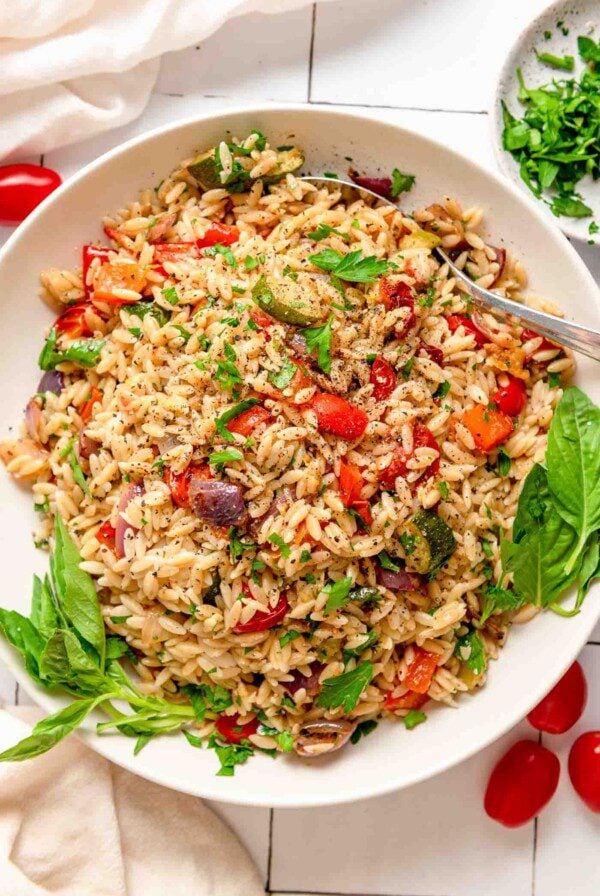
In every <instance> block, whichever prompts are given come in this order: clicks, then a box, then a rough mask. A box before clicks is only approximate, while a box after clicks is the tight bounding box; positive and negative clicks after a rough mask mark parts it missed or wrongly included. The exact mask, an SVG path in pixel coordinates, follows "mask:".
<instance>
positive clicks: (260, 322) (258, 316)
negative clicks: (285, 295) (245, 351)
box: [248, 308, 275, 330]
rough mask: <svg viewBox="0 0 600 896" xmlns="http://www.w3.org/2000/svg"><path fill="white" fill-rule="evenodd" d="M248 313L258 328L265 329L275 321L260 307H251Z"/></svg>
mask: <svg viewBox="0 0 600 896" xmlns="http://www.w3.org/2000/svg"><path fill="white" fill-rule="evenodd" d="M248 314H249V315H250V317H251V318H252V320H253V321H254V323H255V324H256V326H257V327H258V328H259V329H260V330H266V329H268V328H269V327H270V326H271V324H274V323H275V320H274V319H273V318H272V317H271V315H270V314H267V312H266V311H262V309H260V308H251V309H250V311H249V312H248Z"/></svg>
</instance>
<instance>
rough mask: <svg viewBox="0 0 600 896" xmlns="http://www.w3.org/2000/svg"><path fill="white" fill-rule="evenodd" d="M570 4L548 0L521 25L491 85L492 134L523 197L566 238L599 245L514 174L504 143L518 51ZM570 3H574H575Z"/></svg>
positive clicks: (500, 159)
mask: <svg viewBox="0 0 600 896" xmlns="http://www.w3.org/2000/svg"><path fill="white" fill-rule="evenodd" d="M568 5H569V3H568V2H567V0H552V2H551V3H548V4H547V6H545V7H544V8H543V9H542V10H540V12H539V13H538V14H537V15H536V16H535V18H533V19H531V20H530V21H529V23H528V24H527V25H525V27H524V28H522V29H521V31H519V33H518V35H517V37H516V38H515V40H514V41H513V43H512V44H511V45H510V48H509V50H508V53H507V54H506V56H505V58H504V61H503V63H502V65H501V66H500V68H499V70H498V74H497V76H496V79H495V81H494V85H493V88H492V94H491V97H490V103H489V106H488V123H489V134H490V139H491V142H492V146H493V149H494V156H495V159H496V164H497V165H498V167H499V169H500V171H501V172H502V173H503V174H504V175H505V177H506V180H507V181H508V182H510V184H511V185H512V186H516V187H517V188H518V189H519V191H520V192H521V193H522V194H523V195H524V196H526V197H527V198H528V199H530V200H531V201H532V202H533V204H534V205H535V206H536V208H538V210H539V211H541V213H542V214H543V215H544V217H545V218H546V220H547V221H548V222H549V223H551V224H554V227H556V228H557V229H558V230H560V231H561V233H563V234H564V235H565V236H566V237H568V238H569V239H573V240H576V241H577V242H578V243H582V244H585V243H589V244H592V245H598V244H599V243H600V236H598V235H594V234H589V235H587V236H582V235H581V233H580V232H579V231H578V230H576V229H575V227H574V225H571V224H570V223H569V222H570V220H571V219H570V218H567V217H565V216H564V215H563V216H561V217H556V215H553V214H552V212H551V211H550V209H549V208H548V207H547V206H546V205H545V204H544V203H543V202H541V201H540V200H538V199H536V198H535V197H534V196H533V193H532V192H531V190H529V188H528V187H527V185H526V184H525V182H524V181H522V180H521V179H520V178H519V179H518V180H517V179H516V178H515V177H514V170H513V168H512V165H511V163H514V159H513V157H512V156H511V154H510V153H509V152H508V151H507V150H505V149H504V148H503V146H502V130H503V123H502V114H501V111H500V100H501V99H502V97H503V95H504V87H505V85H506V84H507V82H508V78H509V77H511V76H512V75H513V73H514V71H515V63H516V57H517V56H518V54H519V50H520V48H521V46H522V45H523V44H524V43H526V42H527V41H528V40H529V38H530V37H531V36H532V35H533V33H534V32H535V31H536V30H537V29H538V27H539V25H540V22H541V20H542V19H545V18H546V16H549V15H551V16H552V18H554V16H555V15H557V14H559V10H562V9H563V8H564V7H566V6H568ZM570 5H571V6H572V2H571V4H570ZM594 217H597V216H594Z"/></svg>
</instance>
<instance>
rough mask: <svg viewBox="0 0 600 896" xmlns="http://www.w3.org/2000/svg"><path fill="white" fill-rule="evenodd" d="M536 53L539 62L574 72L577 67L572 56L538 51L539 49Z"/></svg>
mask: <svg viewBox="0 0 600 896" xmlns="http://www.w3.org/2000/svg"><path fill="white" fill-rule="evenodd" d="M535 55H536V56H537V58H538V61H539V62H543V63H544V65H549V66H550V67H551V68H559V69H561V71H563V72H572V71H573V69H574V68H575V59H574V58H573V57H572V56H555V55H554V53H538V51H537V50H536V51H535Z"/></svg>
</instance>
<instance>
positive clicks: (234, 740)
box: [215, 715, 258, 744]
mask: <svg viewBox="0 0 600 896" xmlns="http://www.w3.org/2000/svg"><path fill="white" fill-rule="evenodd" d="M215 728H216V729H217V731H218V732H219V734H220V735H221V737H223V738H225V740H227V741H229V743H230V744H241V742H242V741H243V740H247V739H248V738H249V737H250V735H251V734H256V732H257V731H258V719H257V718H256V717H255V718H253V719H250V721H249V722H246V723H245V725H240V717H239V716H238V715H235V716H219V718H218V719H217V721H216V722H215Z"/></svg>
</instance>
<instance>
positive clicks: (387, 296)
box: [379, 277, 417, 338]
mask: <svg viewBox="0 0 600 896" xmlns="http://www.w3.org/2000/svg"><path fill="white" fill-rule="evenodd" d="M379 299H380V301H381V302H383V305H384V307H385V310H386V311H393V310H394V309H396V308H408V309H409V313H408V315H407V316H406V317H405V319H404V321H403V324H402V326H401V328H400V329H397V330H396V335H397V336H398V338H401V337H402V336H404V335H405V334H406V333H408V331H409V330H411V329H412V328H413V327H414V325H415V323H416V322H417V316H416V314H415V299H414V296H413V291H412V289H411V287H410V286H409V285H408V283H404V282H403V281H402V280H399V281H398V282H396V283H392V282H391V281H390V280H387V279H386V278H385V277H382V278H381V280H380V281H379Z"/></svg>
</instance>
